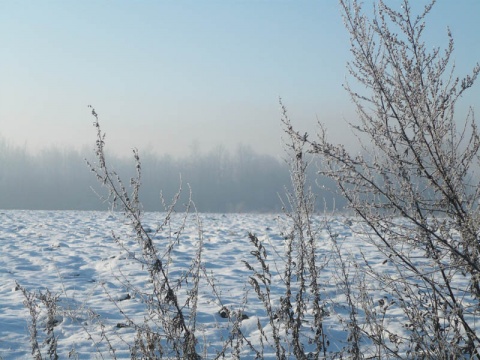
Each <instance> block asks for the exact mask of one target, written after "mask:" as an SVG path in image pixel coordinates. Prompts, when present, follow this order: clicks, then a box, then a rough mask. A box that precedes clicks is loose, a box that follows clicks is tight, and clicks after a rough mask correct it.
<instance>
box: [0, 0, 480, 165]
mask: <svg viewBox="0 0 480 360" xmlns="http://www.w3.org/2000/svg"><path fill="white" fill-rule="evenodd" d="M366 2H367V3H369V2H370V1H369V0H366ZM387 2H390V3H394V2H396V3H400V1H399V0H391V1H387ZM413 3H415V4H417V3H422V4H424V3H425V1H423V0H415V1H413ZM479 17H480V1H478V0H457V1H451V0H438V2H437V5H436V6H435V8H434V10H433V12H432V14H431V16H430V18H429V30H428V34H429V38H428V41H429V43H431V44H432V46H437V45H441V46H443V45H446V43H447V40H446V27H447V25H448V26H450V28H451V29H452V32H453V35H454V37H455V41H456V52H455V55H454V57H455V61H456V64H457V67H458V70H459V72H460V73H461V74H465V73H466V72H467V71H469V70H470V69H471V68H472V67H473V66H474V65H475V63H476V62H477V61H480V21H479V20H478V19H479ZM348 39H349V38H348V34H347V33H346V31H345V29H344V27H343V23H342V19H341V15H340V10H339V6H338V3H337V1H336V0H323V1H321V0H316V1H315V0H289V1H287V0H271V1H267V0H250V1H247V0H245V1H240V0H236V1H233V0H232V1H230V0H221V1H220V0H218V1H200V0H195V1H182V0H179V1H174V0H169V1H161V0H156V1H153V0H152V1H146V0H143V1H133V0H130V1H126V0H115V1H113V0H110V1H107V0H95V1H93V0H82V1H73V0H71V1H70V0H58V1H52V0H50V1H49V0H46V1H37V0H31V1H24V0H16V1H10V0H8V1H7V0H0V46H1V50H0V51H1V52H0V55H1V56H0V134H1V135H2V136H3V137H5V138H6V139H7V140H9V141H10V142H12V143H14V144H18V145H23V144H27V148H28V149H29V150H32V151H36V150H37V149H39V148H43V147H48V146H51V145H55V146H62V147H63V146H74V147H75V148H80V147H82V146H83V145H87V146H88V147H92V146H93V143H94V140H95V139H94V137H95V132H94V129H93V127H92V126H91V123H92V118H91V117H90V116H89V110H88V108H87V105H88V104H92V105H93V106H95V107H96V109H97V112H98V113H99V115H100V117H101V121H102V124H103V129H104V131H106V132H107V144H108V146H109V147H110V149H112V150H114V151H117V152H120V153H122V154H126V153H128V152H129V151H130V149H131V148H132V147H139V148H140V149H145V148H149V149H151V150H153V151H155V152H157V153H159V154H162V153H170V154H174V155H175V154H179V155H184V154H188V153H189V151H190V149H191V148H192V144H194V143H195V142H196V143H198V144H199V147H200V149H201V150H203V151H207V150H209V149H211V148H212V147H214V146H217V145H224V146H225V147H226V148H227V149H235V147H236V145H237V144H238V143H242V144H246V145H251V146H252V147H253V148H254V149H256V150H257V151H259V152H267V153H271V154H275V153H279V152H280V151H281V129H280V121H279V119H280V116H281V114H280V109H279V105H278V97H279V96H281V97H282V98H283V100H284V102H285V104H286V105H287V107H288V109H289V112H290V116H291V118H292V120H293V122H294V123H295V124H297V126H298V127H299V129H301V130H309V131H312V130H314V128H315V123H316V119H317V117H318V119H319V120H321V121H323V122H325V123H326V124H327V126H328V128H329V129H330V133H331V134H332V138H333V139H335V140H336V141H347V142H349V141H350V140H351V138H350V137H349V136H348V130H347V129H346V127H345V124H344V122H345V120H346V119H348V120H352V119H353V116H354V111H353V110H352V107H351V105H350V102H349V98H348V96H347V94H346V93H345V91H344V90H343V88H342V83H343V82H344V80H345V75H346V70H345V64H346V62H347V61H348V60H349V59H350V53H349V40H348ZM479 86H480V85H479ZM479 86H476V88H475V90H474V91H473V92H471V95H470V96H468V97H467V98H466V99H465V103H466V104H467V105H468V104H471V105H473V106H475V107H476V108H477V111H478V107H479V106H478V105H480V101H479V98H480V97H479V96H480V91H479V89H478V88H479Z"/></svg>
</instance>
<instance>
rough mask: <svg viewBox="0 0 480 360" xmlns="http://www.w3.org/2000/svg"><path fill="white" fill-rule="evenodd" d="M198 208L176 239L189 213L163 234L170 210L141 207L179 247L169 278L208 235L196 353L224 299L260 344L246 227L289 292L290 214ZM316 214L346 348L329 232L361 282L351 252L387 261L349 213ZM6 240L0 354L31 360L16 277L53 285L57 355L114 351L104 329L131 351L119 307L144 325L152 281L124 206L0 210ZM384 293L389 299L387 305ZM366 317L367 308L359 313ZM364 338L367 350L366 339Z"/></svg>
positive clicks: (326, 278)
mask: <svg viewBox="0 0 480 360" xmlns="http://www.w3.org/2000/svg"><path fill="white" fill-rule="evenodd" d="M198 216H199V219H200V221H199V219H197V217H196V215H189V216H188V218H187V221H186V223H185V225H184V226H185V228H184V230H183V231H182V232H181V233H180V234H179V235H178V239H177V233H176V232H177V231H178V229H179V228H180V227H181V226H182V221H183V220H182V216H180V215H178V216H175V217H174V218H173V220H172V225H171V226H170V227H165V228H164V229H163V230H162V231H159V232H157V231H156V230H157V229H158V226H159V224H160V223H161V222H162V221H163V220H164V214H162V213H145V215H144V224H145V225H146V227H147V228H148V229H149V231H150V232H151V236H152V238H153V239H154V240H155V242H156V245H157V247H158V248H159V249H166V248H167V246H169V245H172V246H174V250H173V252H172V258H171V259H170V260H169V264H170V266H169V272H170V273H169V276H170V277H171V278H172V279H176V278H178V277H181V276H182V274H184V273H185V272H186V271H187V270H188V269H189V267H190V266H191V263H192V260H193V259H194V258H195V256H196V252H197V250H198V247H199V242H200V240H202V241H203V250H202V263H203V265H204V268H205V273H206V274H207V275H208V278H209V279H210V281H213V282H214V285H215V289H216V293H215V291H213V290H212V287H211V286H210V285H209V284H208V282H207V281H206V280H205V279H204V280H203V281H202V282H201V287H200V294H199V303H198V310H197V321H198V326H197V332H196V337H197V339H199V353H200V354H201V355H202V356H204V357H206V358H213V357H214V356H215V354H216V353H217V351H219V350H220V349H221V347H222V346H223V344H224V341H225V340H226V339H227V338H228V335H229V331H231V328H232V322H231V321H229V319H228V318H226V317H222V316H221V314H220V312H221V309H222V307H225V308H227V309H229V311H231V312H235V311H236V312H240V313H243V314H245V315H247V316H248V318H246V319H244V320H243V321H242V322H241V326H240V328H241V330H242V332H243V334H244V335H245V336H246V337H247V339H248V340H249V341H251V343H252V344H253V345H254V346H260V330H259V328H258V324H259V323H260V324H261V328H262V330H263V332H265V333H267V334H268V333H269V332H270V331H271V326H270V325H269V323H268V318H267V317H266V314H265V309H264V307H263V305H262V303H261V301H260V300H258V298H257V296H256V294H255V292H254V291H253V289H252V287H251V286H250V284H248V280H249V276H250V275H252V272H251V271H250V270H248V269H247V267H246V266H245V264H244V262H243V261H247V262H249V263H250V264H252V265H253V264H255V261H254V258H253V256H252V254H251V251H252V249H253V247H252V244H251V243H250V241H249V238H248V233H249V232H251V233H254V234H256V235H257V237H258V238H259V239H260V240H261V241H262V243H263V244H264V245H265V247H266V248H267V251H268V263H269V266H270V269H272V294H271V295H272V298H273V301H274V302H275V300H278V299H279V298H280V296H282V295H283V291H284V288H283V287H282V278H281V274H282V271H283V269H284V265H283V255H284V241H285V237H284V235H283V234H284V233H286V231H287V230H288V226H289V224H288V221H287V220H286V218H285V216H284V215H275V214H225V215H223V214H199V215H198ZM315 219H316V226H317V227H318V229H319V236H318V240H317V241H318V244H317V246H318V248H319V257H318V261H319V263H320V264H324V267H323V269H322V270H321V274H320V285H321V289H322V290H321V292H322V297H323V299H324V301H325V304H326V309H327V312H328V316H326V317H325V321H324V328H325V332H326V333H327V336H328V339H329V341H330V346H329V349H330V350H331V351H334V350H335V349H338V350H340V349H341V348H342V347H343V346H344V345H345V344H344V343H345V339H346V336H347V332H345V326H346V321H347V320H348V308H347V306H346V302H345V296H344V294H343V292H342V291H341V290H340V289H339V288H338V287H337V286H335V283H336V282H338V279H339V275H340V265H339V262H338V257H337V256H335V254H334V252H333V250H332V243H331V241H330V235H331V234H332V232H333V233H335V235H334V236H335V237H336V238H337V240H338V244H339V246H340V247H341V253H342V257H343V258H344V260H346V265H347V272H348V273H349V276H350V279H351V281H352V282H354V281H356V276H357V275H358V272H356V269H355V268H354V267H353V265H351V264H352V263H351V261H350V260H351V259H354V258H356V259H361V258H362V256H363V255H362V254H368V261H369V264H370V265H371V266H372V267H375V268H381V267H382V266H383V267H384V268H385V269H386V270H385V271H389V270H388V262H386V261H385V260H386V259H387V258H386V257H385V255H383V254H381V253H380V252H378V251H377V250H375V249H374V247H373V245H372V244H371V243H368V242H364V241H361V239H359V238H358V236H354V233H353V232H352V228H351V227H350V226H347V225H346V223H347V222H346V221H344V219H342V218H334V219H330V220H329V222H328V224H329V226H330V229H331V233H330V234H329V233H328V232H327V231H325V229H324V228H323V221H324V218H323V216H318V217H317V218H315ZM199 222H200V230H201V233H200V232H199ZM348 223H349V222H348ZM349 225H350V223H349ZM353 226H355V224H353ZM200 234H201V236H200ZM115 237H116V238H118V239H119V241H120V243H117V242H116V241H115ZM177 240H178V241H177ZM0 244H1V248H2V251H3V256H2V257H1V259H0V358H2V359H19V358H20V359H21V358H26V359H29V358H31V354H30V352H31V350H30V343H29V330H28V326H29V322H30V316H29V312H28V310H27V309H26V308H25V306H24V304H23V301H24V300H25V298H24V296H23V293H22V291H20V290H19V289H18V287H17V286H16V283H17V282H18V284H19V285H21V286H22V287H24V288H25V289H27V290H28V291H30V292H33V291H42V292H45V291H46V289H49V291H50V292H52V293H53V294H57V295H58V296H59V299H58V302H57V314H56V318H55V319H56V322H57V325H56V326H55V327H54V333H55V336H56V337H57V338H58V352H59V355H60V358H68V356H69V354H74V355H75V356H76V357H78V358H79V359H90V358H102V356H103V357H104V358H111V357H112V354H111V353H109V350H108V347H107V344H106V342H105V340H104V339H103V338H102V331H103V332H104V333H106V334H107V335H108V338H109V340H110V341H111V342H112V344H113V346H114V348H115V350H116V352H115V356H116V357H117V358H130V353H129V348H128V342H129V341H130V340H131V339H133V336H134V331H133V329H132V328H131V327H129V326H127V323H128V321H127V320H126V318H125V316H124V315H122V312H123V314H126V315H127V316H128V317H129V318H130V319H132V320H134V321H138V322H139V323H142V321H143V320H144V315H145V304H144V302H142V299H143V297H142V296H143V295H142V293H141V292H139V291H137V290H138V289H148V288H149V286H150V283H149V276H148V272H147V271H146V270H145V269H144V268H142V266H141V264H140V263H139V262H138V259H139V257H140V253H141V249H140V248H139V246H138V244H137V242H136V240H135V237H134V235H133V231H132V228H131V226H130V225H129V223H128V221H126V219H125V218H124V216H123V215H122V214H121V213H112V212H79V211H13V210H12V211H2V212H0ZM348 266H350V267H349V268H348ZM274 269H275V270H274ZM276 270H278V272H277V271H276ZM372 289H373V290H374V288H373V283H372ZM371 294H373V295H372V299H371V301H372V309H371V311H372V312H376V313H377V314H378V316H382V314H383V316H384V317H385V319H384V324H385V326H386V327H387V328H389V329H392V330H393V331H395V332H396V333H402V332H404V331H406V330H405V329H404V322H402V320H401V317H402V312H401V310H400V309H399V308H398V307H396V306H395V304H390V303H389V299H388V298H384V296H385V293H382V291H381V290H378V291H377V292H374V291H373V292H372V293H371ZM381 299H383V300H382V301H385V304H390V306H389V308H388V311H385V312H384V313H383V312H382V311H383V310H382V309H383V307H382V306H381V305H380V303H381V301H380V300H381ZM120 310H121V311H120ZM360 312H361V309H360ZM43 316H44V315H43ZM360 316H365V314H363V315H362V313H360ZM307 321H308V319H307ZM40 325H41V324H40ZM42 336H43V334H42ZM130 343H131V342H130ZM366 346H367V348H368V344H367V345H366ZM242 351H243V352H242V354H243V355H244V356H245V358H252V357H253V355H252V353H249V349H248V347H246V346H245V347H244V348H243V350H242ZM265 351H266V352H265V355H264V356H265V358H269V357H272V358H273V357H274V350H273V348H271V347H269V346H268V345H266V350H265Z"/></svg>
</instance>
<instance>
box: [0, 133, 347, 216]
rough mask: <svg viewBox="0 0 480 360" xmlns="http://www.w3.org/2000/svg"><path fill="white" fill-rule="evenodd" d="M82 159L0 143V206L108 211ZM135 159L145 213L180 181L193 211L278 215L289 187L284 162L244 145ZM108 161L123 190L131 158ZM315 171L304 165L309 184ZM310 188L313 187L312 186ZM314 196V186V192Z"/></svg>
mask: <svg viewBox="0 0 480 360" xmlns="http://www.w3.org/2000/svg"><path fill="white" fill-rule="evenodd" d="M283 155H285V156H284V157H286V154H283ZM85 158H87V159H88V160H89V161H91V162H93V161H95V160H96V159H95V155H94V152H93V150H92V151H76V150H69V149H59V148H48V149H44V150H42V151H40V152H38V153H35V154H32V153H30V152H29V151H27V150H26V148H25V147H19V146H12V145H10V144H8V142H7V141H5V140H4V139H1V138H0V166H1V173H0V208H2V209H33V210H40V209H42V210H107V209H109V205H108V203H107V202H105V201H102V199H101V198H100V197H99V195H100V196H103V197H105V196H106V195H107V194H106V191H105V189H103V188H102V187H101V185H100V184H99V183H98V181H97V179H96V178H95V175H94V173H93V172H91V171H90V169H89V168H88V166H87V165H86V162H85ZM140 159H141V164H142V187H141V194H140V197H141V201H142V203H143V207H144V210H146V211H162V210H164V208H163V205H162V202H161V198H160V194H161V193H162V194H163V197H164V199H165V201H166V203H167V204H168V203H169V202H170V201H171V200H172V198H173V196H174V195H175V193H176V192H178V190H179V187H180V184H182V195H181V196H182V197H181V200H182V199H183V200H186V197H188V196H189V193H190V191H189V187H190V188H191V190H192V199H193V201H194V202H195V205H196V207H197V210H198V211H201V212H279V211H281V210H282V201H281V199H280V197H282V198H283V199H285V196H284V195H285V190H286V189H288V188H289V187H290V173H289V169H288V165H287V164H286V162H285V161H283V160H282V159H281V158H279V159H277V158H275V157H273V156H270V155H262V154H258V153H256V152H255V151H254V150H253V149H252V148H251V147H247V146H238V148H237V149H236V151H234V152H232V153H230V152H228V151H226V150H225V149H224V148H223V147H221V146H219V147H217V148H214V149H213V150H210V151H208V152H205V153H197V154H191V155H189V156H185V157H179V158H175V157H173V156H170V155H163V156H158V155H154V154H152V153H148V152H147V153H143V154H142V152H140ZM108 162H109V166H110V168H111V169H112V170H115V171H116V172H118V173H119V175H120V176H121V178H122V180H123V181H124V182H125V185H128V184H129V179H130V178H131V177H132V176H133V175H134V171H135V168H134V161H133V157H132V159H127V158H119V157H116V156H110V157H109V159H108ZM315 170H316V167H315V166H314V165H313V164H312V166H311V173H312V179H313V178H314V176H313V175H314V171H315ZM180 179H181V181H180ZM312 181H313V180H312ZM312 186H314V187H317V186H316V185H315V184H314V183H312ZM318 191H319V188H318V187H317V189H316V190H315V192H317V193H318ZM324 195H325V197H326V198H330V200H331V198H332V195H331V194H329V193H327V192H324V193H322V194H321V198H320V197H319V200H318V202H319V206H320V207H321V209H319V210H323V207H324V199H323V197H324ZM180 203H182V201H180ZM328 203H329V204H331V201H328ZM336 205H337V206H338V205H339V204H338V203H337V204H336Z"/></svg>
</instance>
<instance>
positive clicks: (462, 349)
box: [289, 0, 480, 359]
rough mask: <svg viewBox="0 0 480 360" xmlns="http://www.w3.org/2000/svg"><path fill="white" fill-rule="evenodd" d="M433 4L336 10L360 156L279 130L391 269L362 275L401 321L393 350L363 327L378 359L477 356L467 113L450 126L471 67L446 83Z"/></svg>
mask: <svg viewBox="0 0 480 360" xmlns="http://www.w3.org/2000/svg"><path fill="white" fill-rule="evenodd" d="M434 3H435V1H432V2H430V3H429V4H428V5H427V6H425V8H424V9H423V11H422V12H421V13H420V14H418V15H416V14H413V12H412V9H411V5H410V3H409V1H408V0H403V1H402V6H401V8H400V9H398V10H397V9H395V8H394V7H393V6H388V5H387V4H386V3H385V2H383V1H381V0H380V1H378V2H377V3H376V5H375V7H374V14H373V15H372V16H368V15H366V14H365V13H364V10H363V9H362V6H361V4H360V2H358V1H357V0H351V1H349V0H341V1H340V4H341V8H342V11H343V16H344V20H345V25H346V28H347V30H348V31H349V33H350V36H351V45H352V47H351V51H352V55H353V60H352V62H351V63H349V64H348V69H349V72H350V75H351V78H352V79H353V82H351V83H350V84H347V85H345V88H346V90H347V91H348V92H349V94H350V96H351V99H352V101H353V102H354V104H355V105H356V107H357V112H358V116H359V122H352V123H351V126H352V129H353V131H354V132H355V133H356V134H358V139H359V144H360V145H361V146H362V148H363V150H364V154H363V155H362V154H351V153H350V152H348V151H347V150H346V149H345V147H344V146H342V145H336V144H332V143H331V142H329V141H328V139H327V133H326V129H325V128H324V127H323V126H322V125H320V130H319V134H318V138H317V139H315V140H311V139H308V138H307V136H306V135H303V134H299V133H298V132H295V131H294V130H293V129H292V128H291V129H290V131H289V133H290V135H291V136H293V137H295V138H297V139H299V140H302V141H306V142H307V143H308V145H309V146H310V147H309V152H310V153H312V154H315V155H316V156H318V158H319V159H320V163H321V168H320V175H322V176H326V177H328V178H331V179H334V180H335V181H336V183H337V185H338V188H339V192H340V193H341V194H342V195H343V196H344V197H345V198H346V199H347V201H348V207H349V208H350V209H352V210H353V211H354V213H355V214H356V215H357V217H358V218H359V219H361V221H362V222H363V223H364V225H365V227H364V231H361V232H359V233H358V236H359V238H363V239H365V241H370V242H372V243H374V244H375V245H376V246H377V249H378V250H379V251H381V252H382V253H383V254H384V256H385V259H386V260H387V261H388V266H389V267H390V269H394V270H395V271H394V274H395V275H391V273H389V272H380V271H379V270H378V269H377V268H375V267H374V266H366V268H365V269H366V270H365V271H366V275H367V276H368V277H369V278H370V279H371V281H372V282H373V283H375V284H377V286H378V288H382V289H384V290H385V291H388V293H389V294H390V295H391V296H392V299H394V301H395V302H396V304H397V305H398V306H399V307H400V308H401V309H402V312H403V315H404V317H403V321H405V324H404V325H405V331H404V332H401V333H398V334H397V333H396V334H389V335H390V338H392V339H400V340H399V342H401V343H402V344H403V345H402V348H401V349H397V348H396V347H391V346H390V345H389V344H390V343H389V341H387V340H385V339H384V338H383V336H385V335H387V333H385V332H384V331H386V330H387V329H386V328H385V326H380V327H381V329H383V330H382V332H381V333H380V332H378V331H372V330H368V329H365V332H366V334H367V335H368V336H369V337H370V339H371V340H372V341H374V342H375V343H377V344H379V348H378V350H377V352H376V354H374V355H375V356H378V357H382V358H385V357H388V356H392V357H397V356H408V357H412V358H413V357H414V358H425V357H427V358H437V359H451V358H459V357H463V356H470V357H480V353H479V350H478V349H479V347H480V339H479V337H478V335H477V334H478V330H479V329H478V326H477V325H476V324H477V323H478V320H479V319H478V315H477V310H478V308H479V305H480V303H479V300H480V285H479V279H480V261H479V253H480V239H479V237H478V234H479V230H480V229H479V227H480V221H479V217H480V212H479V209H478V201H479V200H480V197H479V189H480V184H479V183H478V179H477V178H476V177H475V176H472V174H474V171H475V170H478V159H479V157H478V155H479V148H480V137H479V133H478V130H477V127H476V124H475V120H474V116H473V111H470V113H469V114H468V117H467V118H466V120H465V121H464V123H463V124H462V125H461V126H459V124H458V123H457V118H456V116H455V105H456V103H457V101H458V99H459V98H460V97H461V95H462V94H463V93H464V92H465V91H466V90H468V89H469V88H470V87H471V86H472V85H473V84H474V82H475V80H476V79H477V76H478V73H479V72H480V66H479V65H477V66H476V67H475V68H474V69H473V71H472V73H471V74H470V75H467V76H466V77H465V78H463V79H460V78H457V77H455V73H454V70H455V69H454V67H453V66H451V65H450V58H451V56H452V53H453V49H454V42H453V38H452V35H451V33H450V32H448V33H447V35H448V39H449V42H448V46H447V48H446V49H445V50H444V51H442V50H441V49H440V48H433V49H431V48H429V47H428V46H427V45H426V44H425V43H424V41H423V32H424V30H425V27H426V22H425V21H426V20H425V19H426V17H427V15H428V13H429V12H430V11H431V9H432V7H433V6H434ZM357 88H358V89H360V90H356V89H357ZM368 261H369V259H368V258H366V259H365V263H366V264H368ZM369 265H372V264H369ZM366 295H367V296H366V297H365V299H368V298H369V297H368V294H366ZM365 301H367V300H365ZM364 305H365V306H367V307H370V308H371V307H372V306H373V305H374V304H368V303H365V302H364ZM372 314H373V313H372ZM377 315H378V314H377ZM370 319H371V320H372V319H373V318H370ZM372 321H373V323H376V324H378V325H382V324H380V322H379V321H380V319H378V318H377V320H374V319H373V320H372ZM372 329H373V328H372ZM382 334H383V335H382ZM387 337H388V336H387ZM399 342H397V344H398V343H399ZM401 354H403V355H401Z"/></svg>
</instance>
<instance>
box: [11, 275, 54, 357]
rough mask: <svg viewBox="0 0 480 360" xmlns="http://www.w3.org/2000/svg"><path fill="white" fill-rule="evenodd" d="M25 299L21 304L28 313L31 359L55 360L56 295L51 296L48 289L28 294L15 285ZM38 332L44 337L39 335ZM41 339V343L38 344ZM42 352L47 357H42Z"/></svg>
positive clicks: (22, 288) (28, 292)
mask: <svg viewBox="0 0 480 360" xmlns="http://www.w3.org/2000/svg"><path fill="white" fill-rule="evenodd" d="M15 288H16V289H17V290H20V291H21V292H22V294H23V296H24V298H25V300H24V301H23V304H24V305H25V307H26V308H27V309H28V311H29V312H30V325H29V330H30V345H31V347H32V351H31V353H32V358H33V359H35V360H43V359H47V358H48V359H52V360H57V359H58V354H57V337H56V336H55V333H54V328H55V326H56V325H58V322H59V320H58V318H57V300H58V295H54V294H52V293H51V292H50V291H49V290H48V289H47V290H46V291H45V292H41V291H39V292H30V291H28V290H27V289H25V288H24V287H22V286H20V285H19V284H18V283H16V287H15ZM39 330H41V332H44V333H45V335H42V334H41V333H40V334H39ZM42 338H43V341H41V342H39V341H40V340H41V339H42ZM42 350H44V351H43V352H45V353H46V355H47V356H44V355H42Z"/></svg>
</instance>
